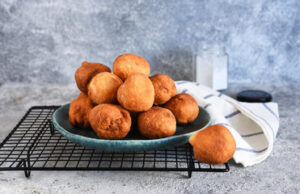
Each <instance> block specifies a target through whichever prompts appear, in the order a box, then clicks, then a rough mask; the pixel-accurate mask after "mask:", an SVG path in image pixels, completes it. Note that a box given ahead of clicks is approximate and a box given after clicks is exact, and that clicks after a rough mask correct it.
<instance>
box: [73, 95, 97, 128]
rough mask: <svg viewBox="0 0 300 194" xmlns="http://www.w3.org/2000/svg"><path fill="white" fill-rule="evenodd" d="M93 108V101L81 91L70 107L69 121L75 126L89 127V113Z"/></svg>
mask: <svg viewBox="0 0 300 194" xmlns="http://www.w3.org/2000/svg"><path fill="white" fill-rule="evenodd" d="M92 108H93V103H92V101H91V100H90V99H89V98H88V96H87V95H86V94H84V93H80V94H79V96H78V97H77V98H75V99H74V100H73V101H72V102H71V104H70V107H69V121H70V123H71V125H73V126H74V127H82V128H88V127H90V124H89V113H90V111H91V110H92Z"/></svg>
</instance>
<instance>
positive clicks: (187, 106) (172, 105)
mask: <svg viewBox="0 0 300 194" xmlns="http://www.w3.org/2000/svg"><path fill="white" fill-rule="evenodd" d="M164 107H165V108H167V109H169V110H170V111H172V113H173V114H174V115H175V117H176V121H177V123H179V124H187V123H190V122H193V121H194V120H195V119H196V118H197V116H198V113H199V107H198V104H197V102H196V100H195V99H194V98H193V97H192V96H191V95H189V94H177V95H176V96H174V97H172V98H171V100H169V101H168V102H167V103H166V104H165V105H164Z"/></svg>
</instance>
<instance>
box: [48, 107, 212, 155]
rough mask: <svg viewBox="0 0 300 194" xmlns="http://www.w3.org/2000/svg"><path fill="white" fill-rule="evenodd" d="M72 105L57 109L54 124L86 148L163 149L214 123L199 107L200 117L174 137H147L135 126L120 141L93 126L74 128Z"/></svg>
mask: <svg viewBox="0 0 300 194" xmlns="http://www.w3.org/2000/svg"><path fill="white" fill-rule="evenodd" d="M68 112H69V104H66V105H63V106H61V107H60V108H58V109H57V110H56V111H55V112H54V114H53V116H52V122H53V125H54V127H55V128H56V129H57V130H58V131H59V132H60V133H61V134H62V135H63V136H65V137H66V138H67V139H69V140H70V141H72V142H74V143H77V144H80V145H82V146H85V147H89V148H93V149H97V150H101V151H106V152H137V151H149V150H157V149H163V148H171V147H175V146H179V145H183V144H185V143H187V142H188V139H189V137H190V136H191V135H193V134H194V133H196V132H197V131H199V130H201V129H204V128H206V127H207V126H209V125H210V124H211V119H210V116H209V114H208V112H206V110H205V109H203V108H201V107H199V115H198V117H197V119H196V120H195V121H194V122H192V123H189V124H187V125H177V128H176V133H175V135H174V136H171V137H166V138H161V139H146V138H144V137H142V136H141V135H140V134H139V133H138V132H137V130H136V129H131V132H130V133H129V134H128V135H127V136H126V137H125V138H124V139H120V140H106V139H99V138H98V137H97V135H96V133H95V132H94V131H93V130H92V129H81V128H76V127H73V126H72V125H71V124H70V122H69V114H68Z"/></svg>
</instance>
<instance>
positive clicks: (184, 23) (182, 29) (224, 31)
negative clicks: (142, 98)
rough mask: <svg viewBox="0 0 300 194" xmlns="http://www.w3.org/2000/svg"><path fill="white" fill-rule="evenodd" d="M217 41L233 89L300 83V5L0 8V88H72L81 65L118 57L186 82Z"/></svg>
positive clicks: (19, 3)
mask: <svg viewBox="0 0 300 194" xmlns="http://www.w3.org/2000/svg"><path fill="white" fill-rule="evenodd" d="M212 41H220V42H223V43H224V44H225V46H226V49H227V52H228V54H229V57H230V68H229V79H230V82H236V81H243V82H250V81H252V82H300V76H299V72H300V1H299V0H291V1H265V0H262V1H259V0H258V1H252V0H249V1H234V0H232V1H201V0H198V1H197V0H188V1H158V0H153V1H143V0H139V1H129V0H128V1H110V0H108V1H107V0H95V1H71V0H69V1H50V0H48V1H46V0H43V1H38V0H36V1H33V0H26V1H25V0H1V1H0V65H1V68H0V83H1V82H6V81H21V82H58V83H68V82H73V81H74V80H73V79H74V78H73V74H74V71H75V69H76V68H77V67H78V66H79V65H80V62H81V61H83V60H88V61H97V62H103V63H104V64H107V65H109V66H111V64H112V62H113V60H114V59H115V58H116V57H117V56H118V55H119V54H121V53H124V52H132V53H136V54H138V55H141V56H143V57H145V58H146V59H148V60H149V62H150V64H151V68H152V73H156V72H164V73H168V74H170V75H171V76H172V77H173V78H174V79H188V80H190V79H191V77H192V76H191V75H192V71H191V67H192V53H193V50H195V48H196V46H197V44H199V43H200V42H212Z"/></svg>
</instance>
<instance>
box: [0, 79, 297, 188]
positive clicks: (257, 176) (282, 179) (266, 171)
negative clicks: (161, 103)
mask: <svg viewBox="0 0 300 194" xmlns="http://www.w3.org/2000/svg"><path fill="white" fill-rule="evenodd" d="M243 89H263V90H266V91H268V92H270V93H272V95H273V99H274V101H275V102H278V104H279V114H280V129H279V133H278V136H277V140H276V142H275V145H274V149H273V152H272V153H271V155H270V156H269V157H268V158H267V159H266V160H265V161H264V162H262V163H260V164H257V165H254V166H250V167H247V168H243V167H241V166H240V165H236V164H234V163H232V162H231V163H230V165H231V169H230V171H229V172H227V173H206V172H194V173H193V176H192V178H191V179H187V178H186V172H126V171H125V172H110V171H86V172H83V171H71V172H65V171H49V172H45V171H34V172H32V174H31V177H30V178H28V179H27V178H25V176H24V173H23V172H21V171H17V172H14V171H12V172H7V171H0V193H83V192H84V193H299V191H300V165H299V159H300V144H299V142H300V135H299V133H300V130H299V129H300V117H299V115H300V84H299V83H298V84H282V83H278V84H276V83H273V84H247V83H239V84H234V83H232V84H230V88H229V89H228V90H227V91H226V92H225V93H227V94H228V95H234V94H235V93H236V92H238V91H240V90H243ZM77 95H78V90H77V89H76V86H75V84H69V85H54V84H40V85H33V84H16V83H7V84H3V85H1V86H0V123H1V128H0V140H1V141H2V140H3V139H4V138H5V137H6V136H7V134H8V133H9V131H10V130H12V128H13V127H14V126H15V125H16V123H17V122H18V121H19V120H20V118H21V117H22V116H23V115H24V113H25V112H26V110H27V109H28V108H30V107H31V106H34V105H60V104H64V103H68V102H70V101H71V100H72V99H73V98H74V97H76V96H77Z"/></svg>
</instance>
